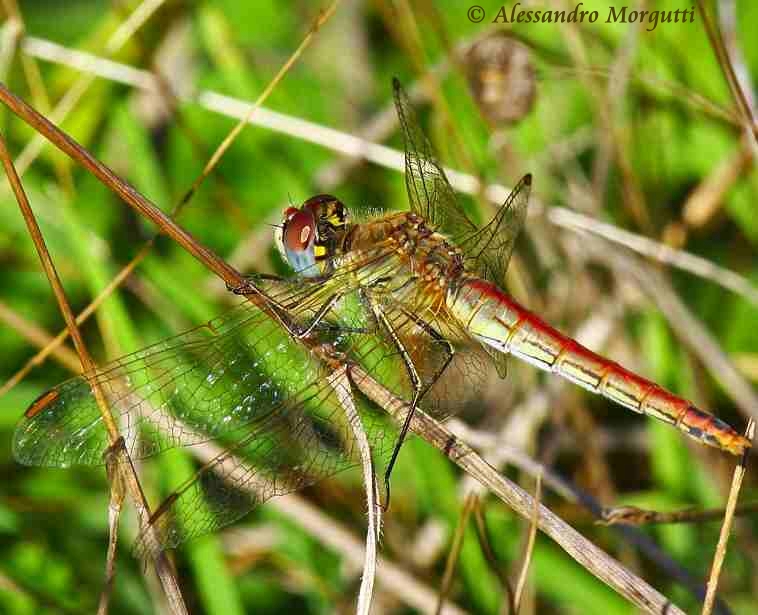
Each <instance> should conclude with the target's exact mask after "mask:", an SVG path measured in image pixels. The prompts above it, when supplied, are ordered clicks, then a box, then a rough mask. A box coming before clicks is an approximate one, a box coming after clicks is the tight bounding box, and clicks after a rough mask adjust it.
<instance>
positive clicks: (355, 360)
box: [13, 80, 750, 547]
mask: <svg viewBox="0 0 758 615" xmlns="http://www.w3.org/2000/svg"><path fill="white" fill-rule="evenodd" d="M394 95H395V105H396V108H397V113H398V116H399V119H400V125H401V128H402V133H403V138H404V143H405V167H406V169H405V170H406V176H405V177H406V185H407V192H408V199H409V204H410V211H404V212H397V213H389V214H386V215H383V216H380V217H377V218H375V219H372V220H368V221H365V222H355V221H352V220H351V217H350V215H349V212H348V210H347V209H346V207H345V206H344V205H343V204H342V203H341V202H340V201H339V200H338V199H337V198H336V197H333V196H331V195H318V196H314V197H312V198H310V199H308V200H307V201H305V202H304V203H303V204H302V206H301V207H299V208H295V207H289V208H288V209H287V210H286V211H285V212H284V219H283V223H282V224H281V225H280V226H278V227H276V228H275V235H276V243H277V246H278V247H279V249H280V252H281V254H282V256H283V257H284V259H285V260H286V261H287V262H288V263H289V264H290V265H291V266H292V268H293V269H294V270H295V272H296V276H295V277H294V278H292V279H279V278H274V277H264V276H257V277H253V278H251V279H250V281H249V283H248V284H246V285H244V286H242V287H240V288H237V289H235V291H236V292H237V293H238V294H240V295H246V294H255V296H256V297H257V298H258V301H257V302H256V303H252V302H248V301H245V302H243V303H241V304H240V305H239V306H237V307H236V308H234V309H232V310H231V311H230V312H228V313H227V314H226V315H224V316H222V317H220V318H219V319H217V320H214V321H211V322H209V323H207V324H206V325H204V326H202V327H199V328H197V329H194V330H191V331H188V332H186V333H184V334H182V335H179V336H177V337H174V338H170V339H168V340H165V341H163V342H160V343H158V344H155V345H153V346H150V347H147V348H145V349H143V350H141V351H139V352H137V353H134V354H132V355H128V356H126V357H123V358H121V359H118V360H116V361H113V362H112V363H110V364H108V365H106V366H104V367H102V368H100V369H98V370H97V371H96V372H94V373H89V374H85V375H83V376H80V377H77V378H74V379H72V380H69V381H67V382H65V383H63V384H61V385H58V386H57V387H55V388H53V389H51V390H50V391H48V392H46V393H44V394H43V395H42V396H40V397H39V398H38V399H37V400H35V401H34V402H33V403H32V404H31V406H30V407H29V408H28V409H27V411H26V413H25V416H24V418H23V419H22V421H21V423H20V425H19V426H18V428H17V430H16V433H15V437H14V443H13V446H14V452H15V455H16V458H17V459H18V460H19V461H20V462H22V463H26V464H34V465H45V466H59V467H63V466H69V465H73V464H86V465H99V464H102V463H103V457H102V455H103V452H104V451H105V450H106V448H107V447H108V437H107V433H106V431H105V429H104V427H103V424H102V419H101V418H100V413H99V411H98V408H97V403H96V401H95V398H94V396H93V394H92V390H91V385H92V384H95V385H97V386H99V387H100V388H101V390H103V391H104V393H105V396H106V398H107V400H108V402H109V403H110V405H111V407H112V408H113V409H114V411H115V413H116V415H117V417H118V418H119V420H120V428H121V432H122V434H123V435H124V438H125V442H126V446H127V450H128V451H129V453H130V454H131V456H132V457H136V458H142V457H147V456H150V455H154V454H158V453H160V452H162V451H164V450H166V449H168V448H171V447H176V446H193V445H200V444H202V443H206V442H209V441H214V442H215V443H216V444H217V445H220V447H221V452H217V453H216V454H215V455H214V456H213V458H212V459H211V460H210V461H209V462H207V463H205V464H204V465H203V466H202V467H200V469H199V470H198V471H197V473H196V474H195V475H194V476H193V477H192V478H190V479H188V480H187V481H186V482H185V483H184V484H183V485H181V486H180V487H179V488H178V489H177V490H176V491H175V492H174V493H173V494H172V495H171V496H170V497H169V498H168V499H167V500H166V501H165V502H164V504H163V505H161V507H159V509H158V510H157V511H156V512H155V513H154V514H153V522H154V523H155V525H156V526H158V527H159V528H160V529H161V530H162V534H161V536H162V541H163V545H164V546H166V547H172V546H175V545H177V544H178V543H180V542H181V541H182V540H184V539H186V538H188V537H190V536H193V535H197V534H200V533H204V532H208V531H211V530H213V529H215V528H217V527H220V526H222V525H225V524H228V523H230V522H232V521H233V520H235V519H237V518H239V517H240V516H242V515H243V514H245V513H246V512H247V511H249V510H250V509H251V508H252V507H253V506H255V505H256V504H258V503H260V502H263V501H265V500H266V499H268V498H270V497H272V496H275V495H280V494H283V493H287V492H290V491H292V490H294V489H298V488H300V487H303V486H305V485H308V484H312V483H313V482H315V481H317V480H319V479H321V478H323V477H325V476H328V475H331V474H333V473H335V472H337V471H340V470H342V469H344V468H347V467H349V466H352V465H355V464H356V463H357V453H356V447H355V443H354V439H353V432H352V431H351V429H350V427H349V425H347V424H346V418H345V414H344V412H342V411H341V408H340V401H339V396H338V395H336V394H335V389H334V383H333V380H332V379H331V378H330V370H331V369H333V368H334V365H335V364H337V363H340V364H342V365H345V366H347V368H348V370H347V373H348V374H350V370H349V366H350V365H360V366H361V367H362V368H364V369H365V370H367V371H368V372H369V373H371V374H372V376H373V377H375V378H376V379H377V380H378V381H379V382H381V384H382V385H383V386H385V387H386V388H387V389H388V390H389V391H391V392H392V393H394V394H395V395H397V396H398V397H400V398H401V399H403V400H405V401H406V402H407V404H408V405H409V408H410V411H409V412H407V413H406V416H405V419H404V422H403V424H402V425H401V426H400V434H399V436H396V435H394V434H395V433H396V432H395V431H394V429H393V427H396V425H394V424H393V423H392V422H391V421H390V420H389V418H388V416H387V415H386V414H385V413H383V412H382V411H381V408H377V407H375V406H373V405H372V404H371V402H370V401H369V400H367V399H365V398H363V397H361V395H360V393H359V391H358V390H357V389H358V387H355V386H353V385H354V384H355V383H354V382H353V383H351V387H350V388H351V391H350V392H351V394H352V395H354V396H355V398H356V400H357V402H358V405H359V408H360V411H361V420H362V427H363V429H364V430H365V431H366V433H367V435H368V440H369V442H370V443H371V445H372V449H373V452H374V454H375V455H376V456H377V457H378V458H381V459H388V460H389V461H388V463H387V465H386V469H385V477H386V481H387V484H386V488H387V490H388V491H387V495H389V476H390V473H391V471H392V467H393V465H394V463H395V460H396V458H397V455H398V452H399V451H400V446H401V444H402V442H403V438H404V437H405V435H406V432H407V431H408V428H409V425H410V423H411V418H412V416H413V413H414V412H415V410H416V409H417V408H419V407H423V408H424V410H426V411H428V412H430V413H432V414H436V415H438V416H443V415H446V414H449V413H450V412H454V411H455V410H456V409H457V408H458V407H459V406H460V405H462V404H463V403H464V402H465V401H466V400H467V399H468V397H469V395H470V392H471V391H472V390H477V389H479V388H481V387H480V385H481V384H482V382H483V378H484V375H485V374H486V371H487V367H488V366H494V367H495V368H496V369H497V371H498V373H499V374H500V375H504V374H505V363H504V361H505V357H506V356H507V355H514V356H516V357H518V358H519V359H522V360H524V361H526V362H528V363H530V364H532V365H534V366H535V367H538V368H540V369H543V370H545V371H548V372H552V373H554V374H556V375H559V376H562V377H564V378H566V379H568V380H570V381H571V382H574V383H576V384H578V385H579V386H581V387H583V388H585V389H588V390H590V391H592V392H594V393H597V394H600V395H602V396H604V397H606V398H608V399H610V400H612V401H614V402H616V403H618V404H620V405H622V406H624V407H626V408H629V409H631V410H633V411H636V412H639V413H643V414H648V415H650V416H653V417H655V418H657V419H659V420H662V421H664V422H666V423H669V424H671V425H673V426H675V427H677V428H678V429H680V430H681V431H683V432H684V433H685V434H687V435H689V436H691V437H693V438H695V439H696V440H698V441H699V442H701V443H704V444H707V445H710V446H713V447H716V448H719V449H722V450H724V451H727V452H729V453H732V454H735V455H738V454H741V453H743V452H744V451H745V450H746V449H747V448H748V447H749V446H750V442H749V440H747V439H746V438H744V437H743V436H741V435H740V434H738V433H737V432H735V431H734V430H733V429H732V428H731V427H729V426H728V425H727V424H726V423H724V422H723V421H721V420H719V419H718V418H716V417H714V416H713V415H711V414H708V413H706V412H704V411H702V410H700V409H698V408H697V407H696V406H695V405H694V404H693V403H692V402H690V401H687V400H686V399H683V398H681V397H678V396H676V395H674V394H673V393H670V392H669V391H667V390H665V389H663V388H662V387H660V386H659V385H657V384H655V383H653V382H651V381H650V380H647V379H645V378H643V377H641V376H638V375H636V374H634V373H632V372H631V371H629V370H627V369H625V368H623V367H621V366H620V365H619V364H617V363H615V362H613V361H611V360H608V359H605V358H603V357H601V356H599V355H597V354H595V353H594V352H592V351H591V350H589V349H587V348H585V347H584V346H582V345H581V344H579V343H578V342H576V341H574V340H573V339H571V338H569V337H567V336H565V335H563V334H562V333H560V332H558V331H557V330H556V329H554V328H553V327H551V326H549V325H548V324H546V323H545V322H543V321H542V320H541V319H540V318H539V317H538V316H536V315H535V314H533V313H531V312H530V311H529V310H527V309H526V308H524V307H522V306H521V305H519V304H518V303H516V302H515V301H514V300H513V299H512V298H511V297H510V296H509V295H508V294H507V293H506V292H504V291H503V290H501V288H500V287H499V285H501V284H502V283H503V280H504V275H505V270H506V268H507V266H508V262H509V260H510V257H511V254H512V252H513V248H514V244H515V241H516V237H517V236H518V233H519V231H520V229H521V227H522V225H523V223H524V219H525V216H526V207H527V202H528V197H529V191H530V188H531V183H532V179H531V176H530V175H526V176H524V177H523V178H522V179H521V181H520V182H519V183H518V184H517V186H516V187H515V188H514V190H513V192H512V193H511V194H510V196H509V197H508V199H507V200H506V202H505V203H504V204H503V205H502V206H501V207H500V208H499V209H498V211H497V213H496V214H495V215H494V217H493V218H492V219H491V220H490V221H489V222H488V223H487V224H485V225H483V226H482V227H477V226H476V225H475V224H474V223H473V222H472V221H471V220H470V219H469V217H468V216H467V215H466V213H465V212H464V210H463V209H462V208H461V207H460V205H459V204H458V203H457V202H456V199H455V195H454V192H453V189H452V187H451V186H450V183H449V182H448V180H447V178H446V176H445V173H444V170H443V168H442V167H441V165H440V164H439V163H438V162H437V160H436V158H435V156H434V154H433V151H432V148H431V145H430V144H429V141H428V140H427V138H426V137H425V136H424V134H423V132H422V131H421V128H420V127H419V124H418V121H417V119H416V117H415V113H414V111H413V109H412V107H411V105H410V103H409V101H408V99H407V97H406V95H405V92H404V91H403V89H402V87H401V86H400V84H399V83H398V82H397V80H395V81H394ZM325 355H326V356H329V357H331V358H332V360H331V361H326V362H325V361H324V360H322V359H323V357H324V356H325ZM353 389H355V390H353Z"/></svg>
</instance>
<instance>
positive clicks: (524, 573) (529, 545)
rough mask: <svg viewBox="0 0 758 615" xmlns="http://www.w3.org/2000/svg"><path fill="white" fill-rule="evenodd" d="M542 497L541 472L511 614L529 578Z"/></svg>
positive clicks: (535, 488)
mask: <svg viewBox="0 0 758 615" xmlns="http://www.w3.org/2000/svg"><path fill="white" fill-rule="evenodd" d="M541 498H542V474H538V475H537V484H536V485H535V487H534V508H533V509H532V518H531V520H530V523H529V537H528V539H527V542H526V549H525V550H524V563H523V564H522V565H521V572H520V573H519V576H518V581H517V582H516V593H515V595H514V598H513V615H516V613H518V612H519V608H520V606H521V598H522V596H523V595H524V588H525V587H526V580H527V578H529V564H530V563H531V561H532V553H533V552H534V541H535V539H536V538H537V520H538V519H539V513H540V499H541Z"/></svg>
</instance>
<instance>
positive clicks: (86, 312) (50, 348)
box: [0, 238, 154, 397]
mask: <svg viewBox="0 0 758 615" xmlns="http://www.w3.org/2000/svg"><path fill="white" fill-rule="evenodd" d="M153 243H154V238H153V239H150V240H148V241H147V242H146V243H145V245H144V246H142V249H141V250H140V251H139V252H138V253H137V255H136V256H135V257H134V258H133V259H132V260H131V261H130V262H129V263H128V264H127V265H125V266H124V268H123V269H121V271H119V272H118V274H117V275H116V276H115V277H114V278H113V279H112V280H111V281H110V282H109V283H108V285H107V286H106V287H105V288H103V290H101V291H100V292H99V293H98V295H97V296H96V297H95V298H94V299H93V300H92V301H91V302H90V303H89V305H87V307H86V308H84V309H83V310H82V311H81V313H80V314H79V315H78V316H77V317H76V324H77V325H80V324H82V323H83V322H84V321H86V320H87V319H88V318H89V317H90V316H91V315H92V314H94V313H95V310H96V309H97V308H98V307H99V306H100V304H101V303H102V302H103V301H105V299H106V298H107V297H108V296H109V295H110V294H111V293H112V292H113V291H114V290H115V289H116V288H117V287H118V286H119V285H120V284H121V282H123V281H124V280H125V279H126V278H127V277H128V276H129V274H131V272H132V271H133V270H134V268H135V267H137V265H139V264H140V263H141V262H142V261H143V260H144V259H145V257H146V256H147V255H148V254H149V252H150V249H151V248H152V247H153ZM0 317H2V314H1V313H0ZM68 334H69V331H68V329H63V330H62V331H61V332H60V333H58V335H56V336H55V337H54V338H53V339H52V340H50V342H49V343H47V344H39V345H40V346H42V348H41V349H40V350H39V352H37V354H35V355H34V356H33V357H32V358H31V359H29V360H28V361H27V362H26V363H25V364H24V366H23V367H22V368H21V369H20V370H18V371H17V372H16V373H15V374H13V376H12V377H11V378H9V379H8V381H7V382H5V384H3V386H1V387H0V397H2V396H3V395H5V394H6V393H7V392H8V391H10V390H11V389H12V388H13V387H14V386H16V385H17V384H18V383H19V382H21V381H22V380H23V379H24V378H25V377H26V375H27V374H28V373H29V372H30V371H31V370H32V369H33V368H34V367H35V366H36V365H41V364H42V363H43V362H44V361H45V359H46V358H47V357H48V356H49V355H50V354H51V353H54V352H55V351H56V349H57V348H59V346H60V345H61V344H63V342H64V341H65V340H66V338H67V337H68ZM77 366H78V364H77ZM74 371H78V369H76V370H74Z"/></svg>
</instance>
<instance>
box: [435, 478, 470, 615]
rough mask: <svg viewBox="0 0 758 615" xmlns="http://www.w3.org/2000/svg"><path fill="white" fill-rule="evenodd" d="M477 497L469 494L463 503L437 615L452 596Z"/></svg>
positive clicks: (443, 578)
mask: <svg viewBox="0 0 758 615" xmlns="http://www.w3.org/2000/svg"><path fill="white" fill-rule="evenodd" d="M476 502H477V495H476V494H475V493H469V494H468V496H467V497H466V500H465V501H464V502H463V510H461V514H460V516H459V517H458V524H457V525H456V528H455V533H454V534H453V544H452V545H451V546H450V552H449V553H448V555H447V560H446V561H445V572H444V573H443V575H442V584H441V585H440V592H439V596H438V597H437V609H436V610H435V612H434V613H435V615H440V613H442V606H443V605H444V604H445V601H446V600H447V597H448V596H449V595H450V588H451V586H452V584H453V575H454V574H455V566H456V564H457V563H458V559H459V558H460V555H461V549H462V548H463V539H464V537H465V536H466V526H467V525H468V518H469V517H470V516H471V511H472V510H473V509H474V506H476Z"/></svg>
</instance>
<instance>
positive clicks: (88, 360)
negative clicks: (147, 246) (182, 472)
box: [0, 136, 187, 614]
mask: <svg viewBox="0 0 758 615" xmlns="http://www.w3.org/2000/svg"><path fill="white" fill-rule="evenodd" d="M0 158H1V159H2V164H3V168H4V169H5V174H6V176H7V177H8V182H9V183H10V185H11V188H12V190H13V193H14V194H15V196H16V200H17V201H18V205H19V209H20V210H21V214H22V215H23V217H24V221H25V222H26V226H27V229H28V231H29V235H30V236H31V238H32V241H33V242H34V245H35V248H36V249H37V254H38V255H39V258H40V261H41V262H42V268H43V269H44V271H45V275H46V276H47V278H48V280H49V282H50V286H51V288H52V290H53V294H54V295H55V299H56V301H57V302H58V307H59V309H60V311H61V313H62V314H63V319H64V320H65V321H66V326H67V328H68V329H69V332H70V334H71V338H72V340H73V341H74V347H75V348H76V351H77V354H78V355H79V359H80V361H81V364H82V369H83V371H84V373H85V376H86V375H87V374H91V373H94V370H95V364H94V362H93V360H92V357H91V356H90V354H89V351H88V350H87V347H86V345H85V344H84V339H83V338H82V336H81V333H80V331H79V329H78V327H77V326H76V321H75V319H74V314H73V312H72V310H71V306H70V305H69V303H68V299H67V298H66V293H65V290H64V289H63V284H62V283H61V280H60V278H59V277H58V273H57V271H56V269H55V265H54V263H53V260H52V258H51V256H50V253H49V251H48V249H47V246H46V245H45V240H44V238H43V237H42V232H41V231H40V228H39V225H38V224H37V220H36V218H35V217H34V212H33V211H32V208H31V205H30V204H29V200H28V199H27V197H26V192H25V191H24V188H23V186H22V185H21V179H20V178H19V176H18V174H17V173H16V168H15V167H14V165H13V160H12V158H11V156H10V153H9V152H8V149H7V147H6V145H5V140H4V138H3V137H2V136H0ZM90 386H91V388H92V393H93V395H94V396H95V400H96V401H97V405H98V409H99V410H100V413H101V416H102V419H103V424H104V426H105V429H106V431H107V433H108V438H109V440H110V442H111V445H115V444H116V443H117V442H119V441H121V436H120V434H119V431H118V426H117V425H116V421H115V420H114V418H113V415H112V414H111V412H110V407H109V405H108V400H107V399H106V397H105V394H104V393H103V391H102V390H101V389H100V387H99V386H98V385H97V382H96V381H95V380H91V381H90ZM119 469H120V471H121V472H122V476H123V478H124V480H125V481H126V484H127V486H128V488H129V493H130V496H131V497H132V500H133V501H134V504H135V506H136V508H137V511H138V514H139V517H140V522H141V523H142V524H143V526H144V527H146V526H147V522H148V519H149V517H150V509H149V506H148V504H147V500H146V498H145V494H144V493H143V491H142V486H141V485H140V483H139V479H138V478H137V474H136V472H135V471H134V467H133V466H132V464H131V460H130V459H129V457H128V455H126V454H122V455H121V459H120V463H119ZM150 554H151V556H152V558H153V561H154V564H155V569H156V572H157V574H158V576H159V578H160V579H161V582H162V584H163V588H164V591H165V592H166V596H167V598H168V600H169V604H170V605H171V608H172V612H174V613H178V614H182V613H186V612H187V608H186V607H185V605H184V600H183V599H182V595H181V592H180V591H179V584H178V581H177V579H176V576H175V575H174V574H173V571H172V570H171V567H170V566H169V564H168V560H167V559H166V556H165V554H164V553H163V552H162V551H160V550H159V549H155V550H151V553H150Z"/></svg>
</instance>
